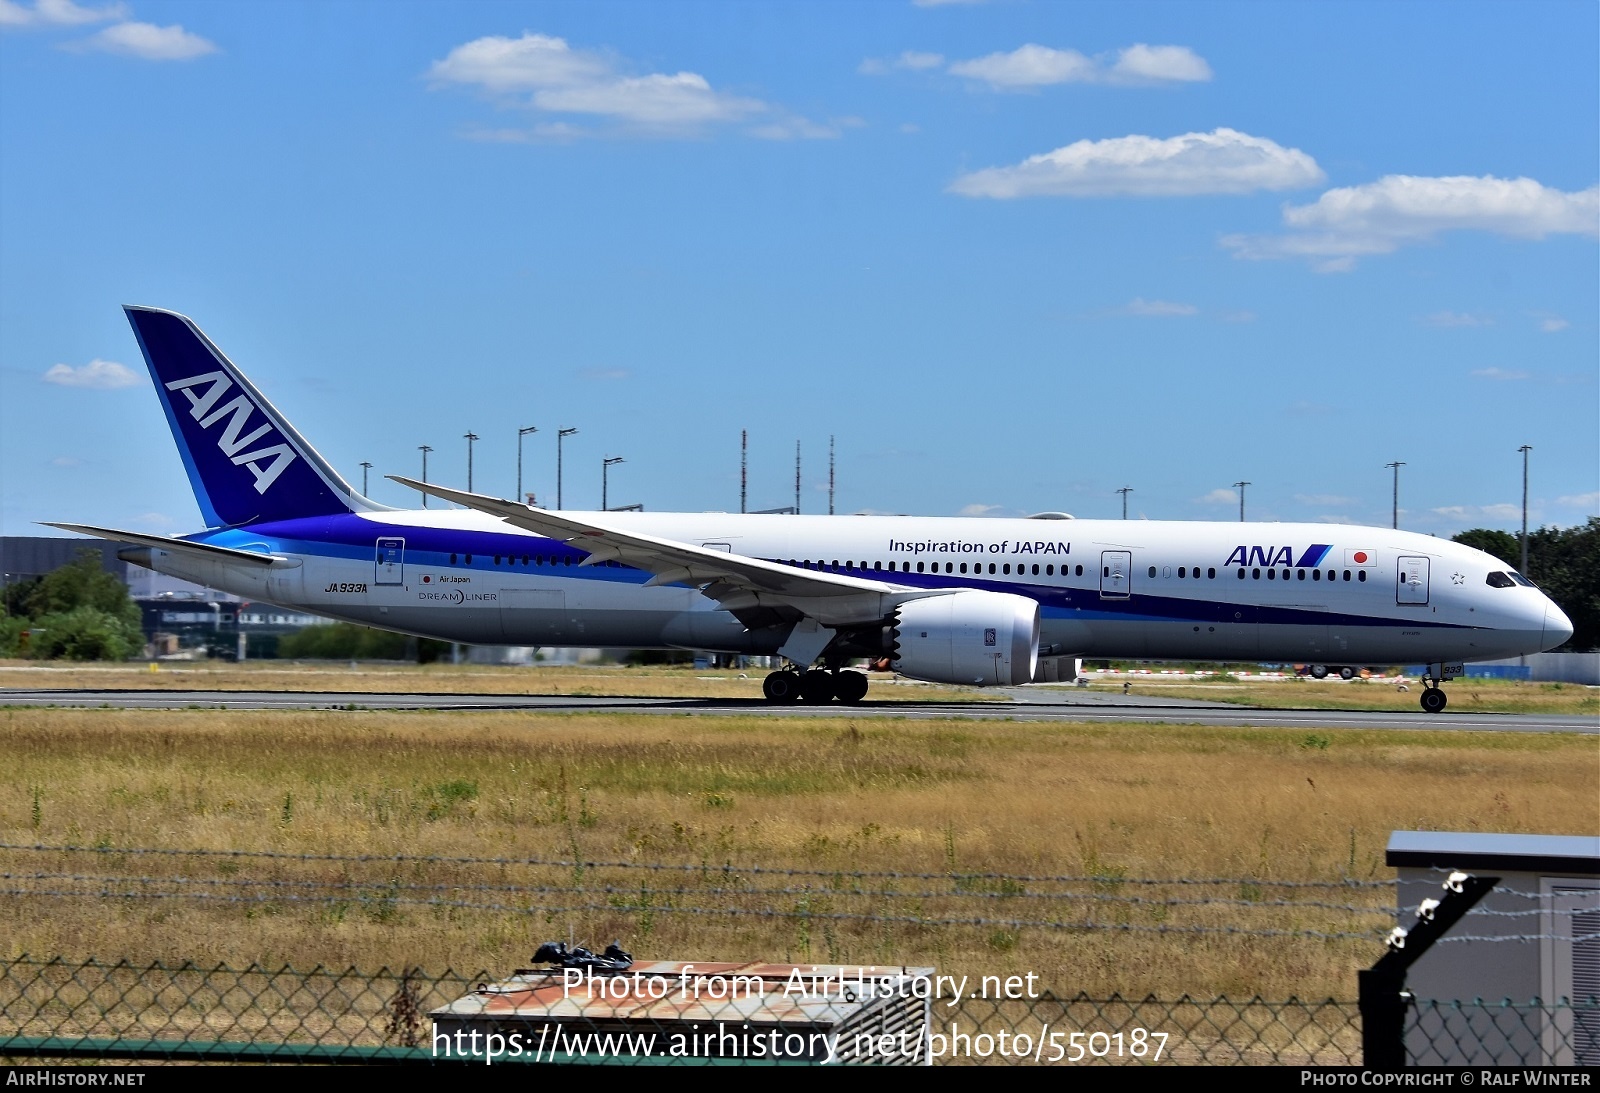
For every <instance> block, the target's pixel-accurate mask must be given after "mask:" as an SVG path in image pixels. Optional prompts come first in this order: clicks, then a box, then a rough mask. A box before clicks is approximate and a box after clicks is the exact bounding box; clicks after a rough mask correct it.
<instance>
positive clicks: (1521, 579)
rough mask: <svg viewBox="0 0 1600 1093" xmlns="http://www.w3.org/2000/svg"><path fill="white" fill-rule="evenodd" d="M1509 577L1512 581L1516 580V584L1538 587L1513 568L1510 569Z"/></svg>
mask: <svg viewBox="0 0 1600 1093" xmlns="http://www.w3.org/2000/svg"><path fill="white" fill-rule="evenodd" d="M1511 579H1512V580H1513V581H1516V582H1517V583H1518V584H1520V585H1522V586H1523V587H1524V588H1538V587H1539V586H1538V585H1536V584H1534V583H1533V582H1532V581H1530V580H1528V578H1526V577H1524V576H1523V575H1522V574H1520V573H1518V572H1517V571H1516V570H1514V569H1513V570H1512V571H1511Z"/></svg>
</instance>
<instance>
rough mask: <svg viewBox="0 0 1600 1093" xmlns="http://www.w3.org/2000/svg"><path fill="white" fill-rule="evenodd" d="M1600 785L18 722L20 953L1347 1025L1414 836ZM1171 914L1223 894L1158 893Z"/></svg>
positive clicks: (1225, 752) (1344, 754) (702, 741)
mask: <svg viewBox="0 0 1600 1093" xmlns="http://www.w3.org/2000/svg"><path fill="white" fill-rule="evenodd" d="M1597 760H1600V753H1597V748H1596V741H1595V739H1594V738H1593V737H1576V736H1561V735H1548V734H1523V733H1506V734H1494V733H1443V732H1441V733H1426V732H1415V731H1412V732H1405V733H1398V732H1383V731H1349V732H1341V731H1328V732H1321V733H1308V732H1306V731H1304V730H1287V729H1285V730H1259V729H1256V730H1245V729H1221V728H1207V727H1183V726H1137V725H1050V726H1045V725H1040V724H1020V723H1011V722H999V723H986V724H971V723H958V722H925V721H902V720H896V719H890V720H879V719H871V720H862V721H859V722H852V721H851V720H850V719H849V718H848V716H840V717H838V718H833V719H826V720H815V721H813V720H805V721H794V720H787V719H785V720H775V719H764V718H760V717H729V718H710V717H687V716H686V717H682V718H663V717H633V718H630V717H626V716H614V715H561V716H546V715H523V714H510V713H434V712H418V713H383V712H372V711H318V712H289V711H284V712H265V713H248V714H245V713H226V712H217V711H199V710H191V711H177V712H161V711H119V710H34V709H9V710H0V762H3V764H4V770H5V776H4V779H3V780H0V842H3V843H5V844H7V845H8V846H9V847H13V848H15V847H31V846H35V845H39V846H45V847H62V846H76V847H82V848H85V849H84V850H79V851H63V850H44V851H40V850H27V849H4V850H0V871H3V872H4V874H5V877H4V879H3V880H0V887H3V888H4V889H5V891H6V892H7V893H8V894H7V898H6V899H4V900H3V901H0V939H3V941H0V946H3V947H4V948H5V949H6V950H7V952H8V954H9V955H16V954H20V953H23V952H30V953H33V954H36V955H44V954H57V953H59V954H62V955H66V956H69V957H73V958H80V957H84V956H88V955H91V954H92V955H96V956H100V957H107V958H116V957H128V958H130V959H134V960H148V959H164V960H185V959H187V960H195V961H201V962H207V961H227V962H229V963H234V964H239V963H247V962H250V961H259V962H263V963H268V964H276V963H282V962H289V963H293V964H295V965H296V966H305V965H310V964H313V963H316V962H324V963H328V964H334V965H340V966H344V965H350V964H354V965H357V966H360V967H363V968H376V967H378V966H380V965H390V966H400V965H421V966H423V967H426V968H429V969H431V970H439V969H442V968H444V967H445V966H447V965H450V966H455V967H457V968H461V969H467V970H477V969H479V968H488V969H494V970H501V971H509V970H510V969H512V968H514V967H516V966H519V965H521V964H523V963H525V962H526V961H527V959H528V957H529V955H530V954H531V953H532V952H533V950H534V948H535V947H536V946H537V945H538V944H539V942H541V941H544V940H550V939H563V940H568V939H570V940H575V941H577V942H579V943H589V944H591V945H603V944H605V943H606V942H608V941H611V940H612V939H613V938H616V939H620V940H621V942H622V944H623V946H624V947H625V948H629V949H631V950H632V951H633V952H634V953H635V954H636V955H637V956H639V957H641V958H649V959H674V958H675V959H700V960H743V959H757V958H761V959H773V960H793V961H826V962H844V963H852V964H853V963H866V964H873V963H878V964H883V963H894V964H899V963H902V962H904V963H911V964H931V965H935V966H937V967H938V968H939V969H940V970H941V971H945V972H955V973H965V974H973V975H982V974H1021V973H1025V972H1030V971H1031V972H1035V973H1037V974H1038V975H1039V976H1040V977H1041V981H1042V982H1043V983H1045V984H1047V985H1049V986H1050V987H1052V988H1054V989H1056V990H1058V991H1063V992H1075V991H1078V990H1085V991H1089V992H1091V993H1096V994H1103V993H1109V992H1112V991H1121V992H1123V993H1125V994H1143V993H1145V992H1155V993H1157V994H1160V995H1164V996H1176V995H1177V994H1179V993H1182V992H1189V993H1192V994H1197V995H1211V994H1216V993H1226V994H1229V995H1251V994H1258V993H1259V994H1262V995H1265V996H1268V997H1287V996H1289V995H1299V996H1301V997H1308V996H1313V997H1322V996H1328V995H1334V996H1338V997H1342V998H1352V997H1354V992H1355V971H1356V969H1357V968H1358V967H1362V966H1365V965H1366V964H1369V963H1370V962H1371V961H1372V960H1373V959H1375V957H1376V956H1377V955H1378V954H1379V952H1380V946H1379V943H1378V941H1377V940H1376V939H1377V938H1378V937H1381V934H1382V932H1383V930H1384V929H1386V926H1387V924H1389V919H1388V917H1387V914H1386V912H1387V910H1388V909H1389V908H1390V907H1391V906H1392V900H1393V894H1392V890H1391V889H1389V888H1387V887H1383V886H1381V885H1374V886H1371V887H1364V886H1362V885H1367V884H1371V882H1383V881H1387V880H1389V879H1391V877H1392V871H1391V870H1389V869H1388V868H1387V867H1386V866H1385V865H1384V864H1383V847H1384V845H1385V842H1386V841H1387V839H1388V836H1389V833H1390V831H1391V830H1394V829H1442V830H1475V829H1476V830H1485V831H1525V832H1548V833H1587V832H1594V831H1596V830H1597V829H1600V816H1597V812H1600V805H1597V802H1600V761H1597ZM129 848H151V849H162V850H201V851H211V852H221V853H211V854H142V855H140V854H129V853H120V852H114V851H125V850H127V849H129ZM238 851H247V852H262V851H265V852H275V853H279V854H284V855H291V857H284V858H274V857H260V856H239V855H232V854H229V853H228V852H238ZM294 855H322V856H326V857H324V858H322V859H320V860H301V859H300V858H298V857H293V856H294ZM362 855H371V856H376V857H379V858H388V859H389V860H375V861H355V860H349V859H350V858H352V857H353V856H362ZM397 856H398V858H397ZM435 858H441V859H442V858H451V859H458V858H477V859H496V860H504V864H486V863H483V862H481V861H480V862H462V861H443V860H419V859H435ZM527 859H535V860H539V861H545V862H557V863H564V864H553V865H542V866H535V865H528V864H525V861H526V860H527ZM575 862H576V863H613V864H609V865H585V864H574V863H575ZM647 865H657V866H667V867H672V868H655V869H648V868H643V867H644V866H647ZM758 867H759V868H758ZM762 870H765V871H762ZM785 870H788V871H792V872H783V871H785ZM874 873H894V874H899V875H897V876H888V877H885V876H873V875H865V874H874ZM908 874H921V876H913V875H908ZM981 874H1004V875H1006V876H982V875H981ZM1062 876H1071V877H1080V878H1087V879H1084V880H1081V881H1078V882H1065V881H1058V880H1051V879H1048V878H1054V877H1062ZM1018 878H1029V879H1018ZM1178 878H1194V879H1202V880H1214V881H1221V882H1225V883H1213V884H1207V885H1179V884H1165V885H1157V884H1147V883H1143V882H1145V881H1150V880H1172V879H1178ZM1283 882H1298V883H1313V882H1315V883H1326V884H1327V885H1328V887H1326V888H1314V889H1298V888H1291V887H1279V886H1278V885H1280V884H1282V883H1283ZM1351 882H1354V883H1351ZM23 893H27V894H23ZM45 893H70V894H59V895H50V894H45ZM1317 904H1323V905H1325V906H1317ZM930 920H960V922H961V923H962V924H943V925H930V924H929V922H930ZM972 920H981V922H980V924H971V922H972ZM1016 921H1022V922H1030V923H1041V922H1049V923H1067V924H1070V928H1054V927H1048V926H1042V925H1024V926H1020V927H1019V926H1014V925H1009V924H1008V923H1012V922H1016ZM1091 923H1092V924H1093V925H1090V924H1091ZM1163 929H1164V930H1166V931H1167V932H1165V933H1162V932H1157V931H1158V930H1163ZM1229 929H1232V930H1235V931H1237V932H1231V933H1230V932H1225V931H1227V930H1229ZM1284 932H1288V933H1289V934H1292V935H1294V936H1280V935H1281V934H1282V933H1284ZM1338 934H1354V935H1357V936H1355V937H1353V938H1352V937H1342V938H1340V937H1329V936H1317V935H1338Z"/></svg>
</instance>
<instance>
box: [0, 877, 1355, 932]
mask: <svg viewBox="0 0 1600 1093" xmlns="http://www.w3.org/2000/svg"><path fill="white" fill-rule="evenodd" d="M0 896H52V897H54V896H94V897H96V898H98V899H130V900H200V901H205V902H216V903H234V904H257V905H259V904H273V903H304V904H313V905H315V904H339V903H350V902H352V901H351V900H349V899H348V898H345V897H342V896H299V895H277V896H266V895H264V896H229V895H217V894H213V893H209V892H127V891H123V892H117V891H111V890H109V889H102V890H100V891H98V892H84V891H50V890H39V889H30V888H0ZM372 902H374V903H379V904H392V905H396V906H400V905H404V906H407V907H425V908H434V909H440V910H463V911H495V912H500V913H511V914H518V915H541V916H550V915H564V914H588V913H594V912H603V913H606V914H617V913H623V914H633V913H640V914H667V915H700V916H705V917H722V916H728V917H752V918H779V919H806V920H813V919H821V920H829V921H841V922H872V923H884V924H900V925H906V926H978V927H984V928H992V927H1006V928H1009V929H1018V930H1020V929H1044V930H1077V931H1092V930H1109V931H1113V932H1117V933H1151V934H1219V935H1224V936H1239V937H1273V938H1286V937H1303V938H1314V939H1316V940H1319V941H1373V940H1379V939H1381V938H1382V937H1383V931H1382V930H1381V929H1379V930H1368V931H1359V932H1356V931H1339V932H1328V931H1322V930H1278V929H1267V928H1250V927H1242V926H1172V925H1166V924H1163V923H1157V924H1155V925H1145V924H1142V923H1130V922H1096V921H1093V920H1089V921H1086V922H1055V921H1050V920H1036V919H992V918H929V917H926V916H923V915H875V914H867V913H864V912H851V911H812V910H809V909H796V910H792V911H781V910H774V909H772V908H756V909H751V908H743V907H673V906H670V905H666V906H662V905H656V904H650V903H639V904H626V903H590V904H583V905H580V906H573V907H516V906H511V905H507V904H495V903H473V902H469V901H465V900H441V899H413V898H410V897H407V896H383V897H381V898H378V899H374V900H373V901H372Z"/></svg>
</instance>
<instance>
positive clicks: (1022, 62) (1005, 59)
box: [950, 42, 1099, 89]
mask: <svg viewBox="0 0 1600 1093" xmlns="http://www.w3.org/2000/svg"><path fill="white" fill-rule="evenodd" d="M950 71H951V72H953V73H954V74H955V75H957V76H966V77H968V78H969V79H974V80H982V81H983V82H984V83H987V84H989V85H990V86H992V87H1001V88H1008V89H1015V88H1023V87H1048V86H1049V85H1050V84H1058V83H1089V82H1091V81H1093V80H1094V79H1095V78H1096V77H1097V75H1098V72H1099V70H1098V69H1097V68H1096V66H1095V63H1094V62H1093V61H1091V60H1090V59H1089V58H1087V57H1085V56H1084V55H1083V54H1081V53H1079V52H1078V51H1077V50H1075V49H1051V48H1050V47H1049V46H1040V45H1034V44H1032V43H1031V42H1030V43H1029V44H1028V45H1025V46H1019V47H1018V48H1016V49H1014V50H1012V51H1011V52H1010V53H991V54H989V55H988V56H986V57H977V58H974V59H973V60H970V61H957V62H955V63H954V64H952V65H951V66H950Z"/></svg>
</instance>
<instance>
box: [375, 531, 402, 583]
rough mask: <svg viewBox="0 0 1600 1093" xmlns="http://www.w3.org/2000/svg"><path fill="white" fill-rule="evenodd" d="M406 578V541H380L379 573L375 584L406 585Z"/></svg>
mask: <svg viewBox="0 0 1600 1093" xmlns="http://www.w3.org/2000/svg"><path fill="white" fill-rule="evenodd" d="M405 577H406V541H405V540H404V539H379V540H378V546H377V573H376V574H374V575H373V578H372V583H373V584H404V583H405Z"/></svg>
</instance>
